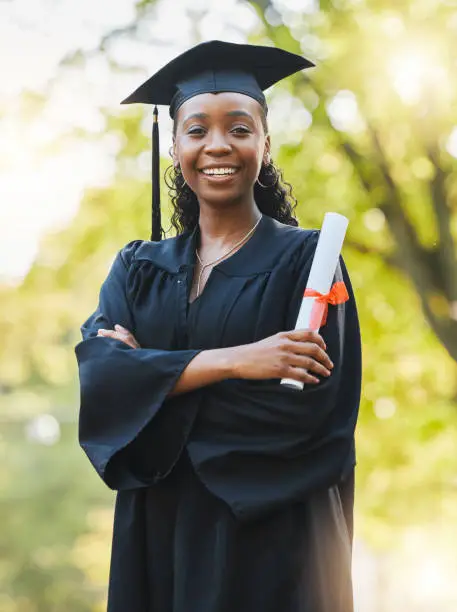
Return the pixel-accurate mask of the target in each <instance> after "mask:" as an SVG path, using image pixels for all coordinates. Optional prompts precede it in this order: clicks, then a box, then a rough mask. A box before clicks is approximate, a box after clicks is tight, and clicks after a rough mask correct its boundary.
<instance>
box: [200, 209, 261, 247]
mask: <svg viewBox="0 0 457 612" xmlns="http://www.w3.org/2000/svg"><path fill="white" fill-rule="evenodd" d="M260 217H261V212H260V210H259V209H258V207H257V204H256V203H255V201H254V199H252V201H251V202H250V203H249V204H246V202H244V203H243V204H241V203H240V204H239V205H237V204H231V205H229V206H225V207H224V206H221V207H215V206H209V205H205V204H204V203H202V202H200V217H199V226H200V250H201V251H207V250H211V251H213V250H216V249H224V248H226V247H230V246H231V245H233V243H234V242H236V241H237V240H239V239H240V238H242V237H243V235H244V234H246V233H247V232H249V230H250V229H252V228H253V227H254V225H255V224H256V223H257V221H258V220H259V219H260Z"/></svg>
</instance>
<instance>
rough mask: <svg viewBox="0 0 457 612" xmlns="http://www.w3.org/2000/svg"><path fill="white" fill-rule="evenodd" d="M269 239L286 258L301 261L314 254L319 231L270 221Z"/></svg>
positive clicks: (273, 220)
mask: <svg viewBox="0 0 457 612" xmlns="http://www.w3.org/2000/svg"><path fill="white" fill-rule="evenodd" d="M269 225H270V227H269V234H270V235H269V238H270V239H272V242H274V244H275V246H276V247H277V248H278V249H279V250H280V251H281V252H282V253H284V255H285V256H286V257H287V258H292V259H297V258H299V259H302V258H303V257H306V256H307V255H311V254H312V253H314V251H315V249H316V245H317V242H318V240H319V233H320V232H319V230H317V229H307V228H303V227H298V226H294V225H285V224H284V223H280V222H279V221H276V220H275V219H271V220H270V224H269Z"/></svg>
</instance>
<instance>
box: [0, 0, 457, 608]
mask: <svg viewBox="0 0 457 612" xmlns="http://www.w3.org/2000/svg"><path fill="white" fill-rule="evenodd" d="M152 4H153V3H151V2H147V0H142V1H141V2H139V3H138V7H139V17H138V22H137V23H136V26H137V27H138V26H139V25H140V23H141V19H143V18H145V15H147V14H148V7H151V5H152ZM251 4H252V5H253V6H255V8H256V10H257V11H258V14H259V27H258V29H257V31H256V32H254V33H253V35H252V42H257V43H267V44H268V43H274V44H276V45H278V46H281V47H284V48H286V49H288V50H290V51H294V52H299V53H300V52H303V53H304V54H305V55H306V54H308V51H309V52H310V53H309V55H310V56H311V57H312V58H315V59H316V61H317V62H318V64H319V70H314V71H308V72H307V73H305V74H304V75H303V76H300V75H296V76H295V77H293V78H291V79H290V80H288V82H287V83H284V84H283V85H280V86H278V87H277V88H276V89H275V91H274V92H272V93H271V95H270V101H271V108H272V115H273V116H275V115H276V116H278V113H279V112H280V111H278V109H281V104H283V100H284V95H285V92H288V94H289V95H292V96H293V97H294V99H295V100H296V101H297V100H298V103H297V104H298V111H300V110H303V108H305V109H306V110H307V113H308V115H309V116H311V117H312V127H310V128H309V129H305V128H303V127H301V125H300V124H294V125H295V128H294V133H293V134H288V133H287V129H285V130H282V128H281V126H280V125H279V124H280V123H281V121H280V120H282V121H285V119H284V118H282V117H281V116H278V125H277V127H275V124H274V123H273V121H272V124H271V126H270V127H271V131H272V137H273V144H274V146H275V158H276V161H277V162H278V164H279V165H280V166H281V168H282V169H283V170H284V174H285V178H286V180H287V181H289V182H290V183H291V184H293V186H294V193H295V195H296V197H297V199H298V202H299V207H298V209H297V212H298V215H299V218H300V221H301V224H302V225H303V226H308V227H309V226H313V227H316V226H319V225H320V223H321V221H322V215H323V211H324V210H333V211H336V212H340V213H342V214H345V215H347V216H348V217H349V218H350V222H351V223H350V226H349V227H350V229H349V234H348V239H347V242H346V246H345V253H344V254H345V258H346V261H347V264H348V267H349V270H350V273H351V277H352V280H353V284H354V288H355V291H356V295H357V300H358V306H359V311H360V318H361V324H362V331H363V340H364V387H363V388H364V394H363V401H362V406H361V418H360V424H359V429H358V455H359V467H358V492H357V514H358V520H357V529H358V533H359V535H360V536H363V538H364V539H365V540H366V541H367V542H369V543H370V544H371V545H372V546H376V547H377V548H389V547H390V546H392V545H393V543H394V542H395V541H396V539H397V538H398V537H399V536H400V534H401V533H402V530H403V529H404V528H405V527H406V526H408V525H412V524H416V525H421V524H425V523H429V524H440V523H441V524H446V525H447V529H448V532H449V540H450V541H451V540H452V538H454V541H455V537H456V535H457V534H456V533H455V529H456V528H455V526H456V525H457V453H456V452H455V449H456V442H457V434H456V429H455V425H456V421H457V415H456V411H455V394H456V372H455V362H454V360H453V359H451V357H450V356H449V355H452V356H453V357H454V358H456V357H457V346H456V345H457V337H456V336H457V333H456V322H455V320H454V318H453V312H454V313H455V311H454V310H453V308H454V307H455V304H456V303H457V295H456V293H455V291H456V288H455V285H454V283H455V282H457V270H456V264H455V249H454V240H455V233H456V231H457V215H456V210H455V209H456V195H457V191H456V189H457V186H456V176H457V174H456V173H455V171H454V170H455V165H456V162H455V159H454V158H452V157H451V155H450V154H449V153H448V152H447V150H446V142H447V137H448V136H449V134H450V133H451V130H452V127H453V125H454V124H455V123H456V121H457V117H456V113H457V111H456V108H457V106H456V104H455V102H456V96H457V86H456V84H455V82H454V81H453V80H452V79H451V78H450V77H451V75H452V68H453V67H455V65H456V57H455V54H454V51H453V49H454V48H453V47H452V44H451V43H452V41H453V39H454V37H455V30H456V29H457V3H455V2H450V1H449V2H443V3H440V4H439V5H437V3H435V2H433V1H432V0H402V1H400V0H398V1H397V2H396V3H395V4H393V3H391V2H388V0H371V1H370V0H359V1H358V2H353V1H351V2H350V1H349V0H339V1H338V2H337V1H336V0H334V1H333V2H331V1H330V0H327V1H326V2H323V1H322V2H321V3H320V7H321V8H320V10H318V11H316V12H310V13H309V14H306V13H304V12H300V11H299V10H298V9H297V10H295V11H293V10H291V9H285V8H284V5H285V3H282V2H279V1H278V2H276V3H274V4H273V3H271V2H268V1H260V0H259V1H258V2H251ZM308 4H309V3H308ZM295 5H297V3H295ZM208 10H210V9H208ZM396 32H397V34H395V33H396ZM114 34H115V33H114ZM114 34H113V35H114ZM107 40H108V38H107ZM411 49H413V50H415V51H414V52H416V51H417V52H421V51H424V50H425V49H426V50H427V53H428V52H430V54H431V55H430V57H431V61H432V68H433V67H434V66H436V67H438V66H439V68H440V70H437V71H434V70H433V69H430V70H429V72H426V74H425V77H424V78H425V79H426V81H425V85H424V86H423V88H424V92H423V93H422V94H421V95H420V96H419V97H418V98H417V99H415V100H413V101H411V100H408V101H405V99H403V98H402V97H401V95H399V93H398V91H397V90H395V88H394V87H393V86H392V82H393V76H392V74H395V66H396V62H401V58H402V53H404V52H405V53H406V52H411ZM101 52H104V53H108V50H107V48H105V46H103V45H101ZM78 61H79V62H81V61H82V63H83V60H81V58H80V57H78ZM389 62H390V63H389ZM392 62H393V64H392ZM433 62H435V64H433ZM438 62H439V63H438ZM390 65H392V66H393V68H392V70H393V73H392V74H391V73H389V70H388V68H387V66H390ZM435 72H436V74H435ZM399 74H400V75H403V78H404V79H406V77H407V73H406V76H405V73H404V72H400V73H399ZM440 74H441V75H443V74H444V77H446V76H447V77H448V78H444V80H443V81H442V82H441V81H440V80H439V79H440V78H441V77H439V75H440ZM427 79H432V80H427ZM434 79H435V80H434ZM400 85H401V83H400ZM341 92H343V93H344V95H345V96H346V100H349V102H350V104H352V107H351V108H353V109H355V111H354V113H353V115H354V116H353V120H354V122H355V124H356V127H351V128H350V129H349V128H344V127H342V126H341V125H339V124H338V122H337V121H336V119H335V108H337V102H338V101H341ZM343 97H344V96H343ZM278 100H279V103H277V102H278ZM37 103H39V104H40V105H41V104H42V100H40V99H38V100H37ZM30 104H31V98H28V101H27V105H28V106H27V109H29V106H30ZM32 106H33V105H32ZM285 108H289V107H287V106H285ZM294 108H295V109H296V110H297V107H294ZM332 108H333V113H332ZM275 109H276V110H275ZM298 111H297V112H298ZM27 112H30V113H33V108H32V107H30V109H29V110H28V111H27ZM145 112H146V111H145V110H143V109H141V110H138V109H135V110H133V111H132V110H131V109H128V110H127V111H125V110H123V111H122V112H120V113H119V114H118V115H116V116H110V117H106V120H107V127H106V130H107V131H108V132H109V133H111V134H114V135H116V137H118V138H119V142H120V148H119V152H118V154H117V166H116V167H117V172H116V175H115V177H114V180H113V182H112V184H111V185H110V186H109V187H107V188H103V189H92V190H88V191H87V192H86V194H85V196H84V198H83V201H82V202H81V207H80V210H79V212H78V215H77V217H76V219H75V221H74V223H73V224H72V225H71V226H69V227H68V228H67V229H65V230H63V231H61V232H59V233H56V234H50V235H48V236H47V237H46V238H45V239H44V240H43V242H42V245H41V249H40V253H39V256H38V258H37V260H36V262H35V264H34V266H33V268H32V269H31V271H30V273H29V274H28V276H27V278H26V279H25V280H24V282H23V283H22V285H21V286H19V287H17V288H10V287H3V288H0V302H1V304H2V308H1V311H0V331H1V337H2V345H1V349H0V402H1V405H0V419H1V420H2V429H1V437H0V452H1V458H2V461H1V463H0V484H1V488H2V496H1V503H0V523H1V524H2V527H3V528H2V532H1V536H0V582H1V583H2V584H3V585H4V586H3V587H2V589H0V591H1V592H2V594H1V595H0V609H1V610H5V612H42V611H43V612H44V611H46V612H61V610H63V609H64V608H65V609H67V610H68V611H69V612H70V611H71V612H73V611H75V612H89V611H90V610H91V611H94V610H102V609H103V598H104V596H105V584H106V579H107V570H108V551H109V544H110V537H111V536H110V529H111V520H112V501H113V496H112V494H111V493H110V492H109V491H107V490H106V489H105V488H104V487H103V486H102V485H101V483H100V482H99V481H98V479H97V477H96V476H95V474H94V473H93V471H92V469H91V468H90V466H89V464H88V462H87V461H86V460H85V459H84V457H83V455H82V453H81V451H80V450H79V448H78V447H77V442H76V420H77V409H78V390H77V380H76V364H75V359H74V354H73V346H74V345H75V344H76V343H77V342H78V341H79V325H80V324H81V323H82V321H83V320H84V319H85V318H86V317H87V316H88V314H89V313H90V312H91V311H92V310H93V309H94V308H95V306H96V301H97V291H98V288H99V285H100V283H101V282H102V280H103V278H104V277H105V275H106V273H107V270H108V268H109V266H110V263H111V261H112V259H113V258H114V256H115V253H116V251H117V250H118V249H119V248H120V247H121V246H123V244H125V243H126V242H128V241H130V240H132V239H134V238H144V239H147V238H148V233H149V226H150V220H149V198H150V185H149V181H148V178H147V177H146V176H143V175H142V174H141V173H140V172H139V171H138V167H139V156H140V155H141V153H142V152H144V151H145V150H147V149H148V147H149V139H148V136H147V135H145V134H144V131H143V123H144V113H145ZM285 112H286V111H285ZM287 112H288V111H287ZM301 116H302V117H303V115H301ZM289 119H290V120H292V115H291V116H290V117H289V116H287V120H289ZM284 125H285V127H286V128H287V121H285V123H284ZM275 130H276V132H275ZM275 139H276V144H275ZM166 165H167V162H166V161H165V160H164V162H163V170H164V169H165V167H166ZM162 193H163V194H166V187H165V185H163V189H162ZM163 199H165V198H163ZM168 212H169V211H168ZM166 215H167V208H166V204H165V205H164V217H166ZM43 414H50V415H53V416H54V417H55V418H56V419H57V421H58V422H59V423H60V428H61V435H60V438H59V439H58V440H57V441H56V442H55V444H52V445H51V444H50V445H45V444H42V443H39V442H38V441H36V440H35V439H34V437H33V435H31V434H30V431H31V430H30V425H31V424H33V423H34V422H35V420H36V419H37V418H38V417H39V416H40V415H43ZM452 530H454V533H453V531H452Z"/></svg>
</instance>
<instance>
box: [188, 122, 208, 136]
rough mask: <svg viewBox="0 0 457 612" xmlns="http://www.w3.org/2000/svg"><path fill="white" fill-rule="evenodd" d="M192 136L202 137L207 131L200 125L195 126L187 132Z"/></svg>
mask: <svg viewBox="0 0 457 612" xmlns="http://www.w3.org/2000/svg"><path fill="white" fill-rule="evenodd" d="M187 133H188V134H189V135H190V136H202V135H203V134H204V133H205V129H204V128H202V127H201V126H200V125H195V126H193V127H191V128H189V129H188V130H187Z"/></svg>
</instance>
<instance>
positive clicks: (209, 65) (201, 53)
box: [121, 40, 314, 240]
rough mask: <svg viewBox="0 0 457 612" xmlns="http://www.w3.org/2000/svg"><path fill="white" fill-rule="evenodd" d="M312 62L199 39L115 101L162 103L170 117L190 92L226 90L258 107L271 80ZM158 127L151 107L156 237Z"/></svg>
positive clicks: (156, 231) (156, 232)
mask: <svg viewBox="0 0 457 612" xmlns="http://www.w3.org/2000/svg"><path fill="white" fill-rule="evenodd" d="M312 66H314V64H313V63H312V62H311V61H309V60H307V59H305V58H304V57H301V56H300V55H296V54H294V53H289V52H288V51H284V50H283V49H277V48H276V47H265V46H259V45H240V44H236V43H228V42H224V41H220V40H212V41H209V42H204V43H201V44H199V45H197V46H195V47H192V48H191V49H189V50H188V51H185V52H184V53H182V54H181V55H178V57H176V58H175V59H173V60H171V61H170V62H169V63H168V64H166V65H165V66H164V67H163V68H161V69H160V70H159V71H158V72H156V73H155V74H154V75H153V76H152V77H150V78H149V79H148V80H147V81H145V82H144V83H143V84H142V85H140V86H139V87H138V88H137V89H136V90H135V91H134V92H133V93H132V94H130V95H129V96H128V97H127V98H125V100H123V101H122V102H121V104H133V103H137V102H139V103H144V104H154V105H157V104H165V105H168V106H169V107H170V116H171V117H172V118H174V117H175V116H176V112H177V111H178V109H179V107H180V106H181V105H182V104H184V102H186V100H189V99H190V98H192V97H193V96H196V95H199V94H203V93H220V92H224V91H230V92H235V93H242V94H245V95H247V96H250V97H251V98H254V100H257V102H259V104H261V105H262V106H263V108H264V109H265V112H266V111H267V104H266V100H265V96H264V94H263V90H264V89H268V87H270V86H271V85H273V84H274V83H276V82H278V81H280V80H281V79H284V78H285V77H287V76H289V75H291V74H293V73H295V72H298V71H299V70H303V69H305V68H310V67H312ZM159 155H160V152H159V126H158V111H157V106H155V108H154V121H153V125H152V235H151V240H160V238H161V234H162V230H161V220H160V172H159Z"/></svg>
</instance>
